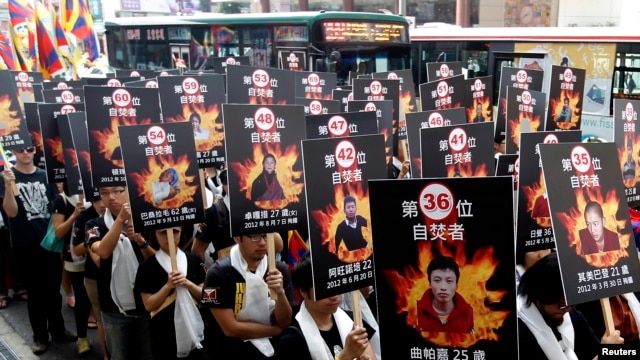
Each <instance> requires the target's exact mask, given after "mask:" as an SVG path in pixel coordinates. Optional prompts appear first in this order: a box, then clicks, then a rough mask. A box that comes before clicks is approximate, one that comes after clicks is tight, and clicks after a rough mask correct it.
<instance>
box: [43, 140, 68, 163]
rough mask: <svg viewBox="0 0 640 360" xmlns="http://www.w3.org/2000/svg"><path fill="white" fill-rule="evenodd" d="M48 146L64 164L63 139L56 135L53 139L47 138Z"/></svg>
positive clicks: (56, 158)
mask: <svg viewBox="0 0 640 360" xmlns="http://www.w3.org/2000/svg"><path fill="white" fill-rule="evenodd" d="M45 141H46V142H47V146H48V147H49V148H51V156H52V157H53V158H54V159H55V160H56V161H58V162H60V163H62V164H64V153H63V152H62V139H60V136H56V137H55V138H53V139H45Z"/></svg>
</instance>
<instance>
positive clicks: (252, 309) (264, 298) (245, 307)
mask: <svg viewBox="0 0 640 360" xmlns="http://www.w3.org/2000/svg"><path fill="white" fill-rule="evenodd" d="M229 256H230V258H231V266H233V268H234V269H236V270H237V271H238V273H240V275H242V277H243V278H244V281H245V283H246V287H245V288H246V293H245V294H244V299H243V302H242V309H241V310H240V311H239V312H238V315H237V316H236V318H237V319H238V321H247V322H257V323H260V324H264V325H271V312H272V311H273V309H274V308H275V301H274V300H271V299H270V298H269V287H268V286H267V284H266V283H265V282H264V280H263V279H262V275H264V273H265V272H266V271H267V269H268V262H267V257H266V256H265V257H264V258H263V259H262V261H260V264H258V268H256V271H255V273H252V272H251V271H247V267H248V265H247V262H246V261H245V260H244V258H243V257H242V254H241V253H240V248H239V247H238V245H234V246H233V247H232V248H231V254H230V255H229ZM245 341H250V342H251V343H252V344H253V346H255V347H256V349H258V350H259V351H260V352H261V353H262V354H263V355H264V356H266V357H272V356H273V355H274V354H275V350H274V349H273V346H272V345H271V342H270V341H269V339H268V338H260V339H249V340H245Z"/></svg>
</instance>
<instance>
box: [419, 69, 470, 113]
mask: <svg viewBox="0 0 640 360" xmlns="http://www.w3.org/2000/svg"><path fill="white" fill-rule="evenodd" d="M464 87H465V80H464V76H462V75H459V76H455V77H452V78H445V79H440V80H436V81H432V82H429V83H424V84H420V87H419V88H420V104H421V105H422V111H430V110H444V109H455V108H459V107H464V102H465V101H466V99H465V96H467V93H466V92H465V91H464V90H465V89H464Z"/></svg>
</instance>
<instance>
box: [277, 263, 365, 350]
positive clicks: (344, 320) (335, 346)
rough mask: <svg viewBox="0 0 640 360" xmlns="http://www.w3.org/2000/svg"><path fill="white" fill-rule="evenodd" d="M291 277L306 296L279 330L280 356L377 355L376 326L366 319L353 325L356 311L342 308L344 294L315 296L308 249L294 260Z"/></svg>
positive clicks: (301, 293)
mask: <svg viewBox="0 0 640 360" xmlns="http://www.w3.org/2000/svg"><path fill="white" fill-rule="evenodd" d="M291 277H292V279H293V282H294V284H295V285H296V288H297V289H298V291H299V293H300V296H302V298H303V299H304V300H303V302H302V304H301V305H300V311H299V312H298V314H296V316H295V319H294V320H293V321H292V323H291V325H289V326H288V327H287V328H286V329H284V330H283V331H282V334H280V343H279V345H280V346H279V352H278V359H279V360H325V359H327V360H329V359H330V360H333V359H345V360H346V359H349V360H351V359H358V360H375V359H376V355H375V353H374V350H373V348H372V346H371V343H370V342H369V341H370V339H371V337H372V336H373V334H374V332H375V330H373V329H372V328H371V327H370V326H369V325H368V324H367V323H366V322H365V323H363V325H364V327H357V326H354V323H353V320H352V316H353V315H352V314H351V313H347V312H345V311H344V310H342V309H341V308H340V303H341V297H342V295H336V296H332V297H329V298H326V299H321V300H316V299H315V297H314V291H313V274H312V265H311V256H310V253H309V252H307V253H305V254H304V255H303V256H302V257H301V258H300V260H298V262H297V263H296V264H295V267H294V268H293V272H292V273H291Z"/></svg>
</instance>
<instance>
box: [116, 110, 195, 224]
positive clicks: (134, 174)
mask: <svg viewBox="0 0 640 360" xmlns="http://www.w3.org/2000/svg"><path fill="white" fill-rule="evenodd" d="M118 132H119V134H120V139H121V140H122V141H121V146H122V159H123V160H124V166H125V170H126V177H127V185H128V187H129V201H130V203H131V212H132V214H133V227H134V229H136V232H142V230H141V229H145V230H153V229H164V228H169V227H173V226H186V225H190V224H196V223H201V222H203V221H204V209H203V201H202V191H201V189H200V177H199V171H198V165H197V164H196V162H195V161H194V160H195V158H196V148H195V142H194V140H193V129H192V127H191V125H190V124H188V123H185V122H181V123H163V124H144V125H129V126H126V125H125V126H119V127H118Z"/></svg>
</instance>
